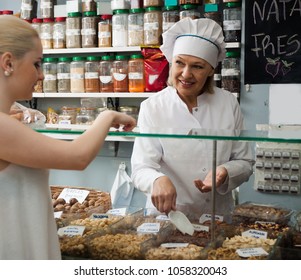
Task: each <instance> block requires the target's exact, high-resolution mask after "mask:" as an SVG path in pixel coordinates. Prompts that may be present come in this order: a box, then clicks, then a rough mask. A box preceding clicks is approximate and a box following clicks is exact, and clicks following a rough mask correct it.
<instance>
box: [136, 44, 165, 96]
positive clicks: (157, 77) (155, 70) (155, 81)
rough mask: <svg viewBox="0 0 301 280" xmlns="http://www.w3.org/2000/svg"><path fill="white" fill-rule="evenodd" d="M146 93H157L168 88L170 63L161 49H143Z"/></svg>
mask: <svg viewBox="0 0 301 280" xmlns="http://www.w3.org/2000/svg"><path fill="white" fill-rule="evenodd" d="M141 52H142V55H143V56H144V69H145V91H146V92H150V91H152V92H157V91H160V90H162V89H163V88H165V87H166V86H167V78H168V72H169V63H168V61H167V59H166V58H165V56H164V54H163V53H162V52H161V50H160V49H159V48H142V51H141Z"/></svg>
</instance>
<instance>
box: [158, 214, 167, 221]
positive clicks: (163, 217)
mask: <svg viewBox="0 0 301 280" xmlns="http://www.w3.org/2000/svg"><path fill="white" fill-rule="evenodd" d="M156 220H159V221H169V218H168V216H167V215H158V216H157V217H156Z"/></svg>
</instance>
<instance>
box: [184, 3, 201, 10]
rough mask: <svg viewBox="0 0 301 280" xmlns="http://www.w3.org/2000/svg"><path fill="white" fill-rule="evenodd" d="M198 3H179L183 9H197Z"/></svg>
mask: <svg viewBox="0 0 301 280" xmlns="http://www.w3.org/2000/svg"><path fill="white" fill-rule="evenodd" d="M197 7H198V5H195V4H185V5H181V8H182V9H183V10H192V9H197Z"/></svg>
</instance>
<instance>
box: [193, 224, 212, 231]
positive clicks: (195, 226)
mask: <svg viewBox="0 0 301 280" xmlns="http://www.w3.org/2000/svg"><path fill="white" fill-rule="evenodd" d="M192 225H193V228H194V230H195V231H207V232H208V231H209V227H208V226H203V225H198V224H192Z"/></svg>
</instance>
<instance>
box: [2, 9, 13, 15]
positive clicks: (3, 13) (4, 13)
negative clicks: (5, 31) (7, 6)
mask: <svg viewBox="0 0 301 280" xmlns="http://www.w3.org/2000/svg"><path fill="white" fill-rule="evenodd" d="M13 14H14V11H12V10H3V11H2V15H13Z"/></svg>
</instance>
